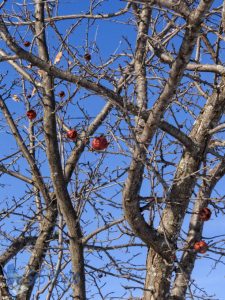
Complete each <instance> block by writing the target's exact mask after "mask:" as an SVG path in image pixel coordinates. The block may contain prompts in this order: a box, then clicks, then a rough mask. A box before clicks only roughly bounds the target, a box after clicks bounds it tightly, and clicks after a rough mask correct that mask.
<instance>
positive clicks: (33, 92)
mask: <svg viewBox="0 0 225 300" xmlns="http://www.w3.org/2000/svg"><path fill="white" fill-rule="evenodd" d="M36 93H37V90H36V88H35V87H34V88H33V90H32V93H31V97H33V96H34V95H35V94H36Z"/></svg>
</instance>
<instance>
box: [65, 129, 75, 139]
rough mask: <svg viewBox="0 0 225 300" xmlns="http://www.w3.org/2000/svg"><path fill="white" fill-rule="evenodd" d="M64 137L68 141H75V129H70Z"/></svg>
mask: <svg viewBox="0 0 225 300" xmlns="http://www.w3.org/2000/svg"><path fill="white" fill-rule="evenodd" d="M66 136H67V137H68V139H70V140H72V141H75V140H76V138H77V131H76V130H75V129H70V130H68V131H67V133H66Z"/></svg>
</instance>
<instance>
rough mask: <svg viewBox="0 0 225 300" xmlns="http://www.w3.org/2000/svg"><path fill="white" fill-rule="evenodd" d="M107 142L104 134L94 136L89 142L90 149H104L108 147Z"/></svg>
mask: <svg viewBox="0 0 225 300" xmlns="http://www.w3.org/2000/svg"><path fill="white" fill-rule="evenodd" d="M108 145H109V143H108V141H107V139H106V138H105V137H104V135H101V136H99V137H95V138H94V139H93V141H92V143H91V146H92V149H94V150H97V151H98V150H105V149H106V148H107V147H108Z"/></svg>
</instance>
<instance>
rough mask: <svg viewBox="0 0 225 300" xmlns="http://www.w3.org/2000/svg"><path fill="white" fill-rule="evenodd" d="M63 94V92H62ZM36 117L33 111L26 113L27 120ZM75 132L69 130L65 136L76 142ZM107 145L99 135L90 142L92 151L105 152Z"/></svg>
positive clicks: (103, 137)
mask: <svg viewBox="0 0 225 300" xmlns="http://www.w3.org/2000/svg"><path fill="white" fill-rule="evenodd" d="M63 93H64V92H63ZM64 96H65V93H64V94H61V97H64ZM36 116H37V113H36V111H35V110H33V109H30V110H28V111H27V117H28V119H29V120H31V121H32V120H34V119H35V118H36ZM77 135H78V134H77V131H76V130H75V129H70V130H68V131H67V133H66V136H67V138H68V139H70V140H72V141H76V139H77ZM108 145H109V142H108V141H107V139H106V137H105V136H104V135H101V136H99V137H95V138H94V139H93V140H92V143H91V147H92V149H93V150H96V151H101V150H105V149H106V148H107V147H108Z"/></svg>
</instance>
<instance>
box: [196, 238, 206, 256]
mask: <svg viewBox="0 0 225 300" xmlns="http://www.w3.org/2000/svg"><path fill="white" fill-rule="evenodd" d="M194 249H195V251H197V252H199V253H202V254H204V253H205V252H206V251H207V250H208V245H207V244H206V242H205V241H199V242H196V243H195V244H194Z"/></svg>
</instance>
